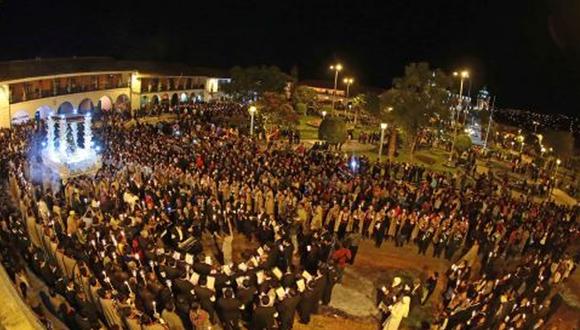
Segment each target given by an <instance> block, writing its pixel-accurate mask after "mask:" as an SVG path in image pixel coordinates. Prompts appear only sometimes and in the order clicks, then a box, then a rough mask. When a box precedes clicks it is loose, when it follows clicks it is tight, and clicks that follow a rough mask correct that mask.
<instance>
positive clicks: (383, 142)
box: [379, 123, 387, 162]
mask: <svg viewBox="0 0 580 330" xmlns="http://www.w3.org/2000/svg"><path fill="white" fill-rule="evenodd" d="M386 129H387V123H381V144H380V145H379V162H380V161H381V156H382V155H383V144H385V130H386Z"/></svg>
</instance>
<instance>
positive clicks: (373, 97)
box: [362, 93, 381, 116]
mask: <svg viewBox="0 0 580 330" xmlns="http://www.w3.org/2000/svg"><path fill="white" fill-rule="evenodd" d="M362 98H363V99H364V106H363V108H364V109H365V110H366V111H367V112H368V113H369V114H371V115H373V116H379V115H380V112H381V99H380V98H379V96H378V95H377V94H375V93H365V94H363V95H362Z"/></svg>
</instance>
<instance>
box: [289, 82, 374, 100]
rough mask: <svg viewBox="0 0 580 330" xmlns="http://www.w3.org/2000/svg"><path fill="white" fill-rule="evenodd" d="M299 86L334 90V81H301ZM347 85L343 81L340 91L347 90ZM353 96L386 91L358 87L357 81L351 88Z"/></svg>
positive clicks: (340, 84) (369, 87) (339, 87)
mask: <svg viewBox="0 0 580 330" xmlns="http://www.w3.org/2000/svg"><path fill="white" fill-rule="evenodd" d="M298 86H308V87H314V88H326V89H334V81H330V80H328V81H326V80H301V81H299V82H298ZM345 88H346V87H345V85H344V84H343V83H342V81H341V82H340V83H339V84H338V89H339V90H345ZM350 91H351V95H353V96H354V95H357V94H361V93H372V94H381V93H383V92H384V91H385V89H383V88H377V87H371V86H361V85H357V84H356V81H355V84H354V85H353V86H351V87H350Z"/></svg>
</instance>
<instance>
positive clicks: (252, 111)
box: [249, 105, 257, 114]
mask: <svg viewBox="0 0 580 330" xmlns="http://www.w3.org/2000/svg"><path fill="white" fill-rule="evenodd" d="M249 111H250V113H251V114H254V113H255V112H256V111H257V110H256V107H255V106H253V105H252V106H251V107H250V109H249Z"/></svg>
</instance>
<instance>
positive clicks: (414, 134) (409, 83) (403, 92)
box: [380, 63, 452, 157]
mask: <svg viewBox="0 0 580 330" xmlns="http://www.w3.org/2000/svg"><path fill="white" fill-rule="evenodd" d="M451 85H452V79H451V78H450V77H449V76H448V75H447V74H445V73H444V72H443V71H441V70H439V69H435V70H431V69H430V68H429V64H427V63H411V64H409V65H407V66H406V67H405V75H404V76H403V77H401V78H395V79H394V81H393V87H392V88H391V89H389V90H388V91H387V92H385V93H384V94H382V95H381V112H380V118H381V119H382V120H387V121H391V122H392V123H393V124H394V125H396V126H397V127H400V128H401V129H402V130H403V132H404V133H405V136H406V140H407V145H408V146H409V149H410V152H411V157H412V156H413V154H414V152H415V149H416V146H417V142H418V141H419V139H420V137H421V134H422V132H423V129H424V128H425V127H426V126H427V125H428V124H429V122H430V120H431V119H432V118H433V117H434V115H435V114H436V113H439V114H442V113H444V112H445V111H447V110H448V109H449V94H448V89H449V88H450V87H451ZM393 145H394V144H393Z"/></svg>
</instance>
